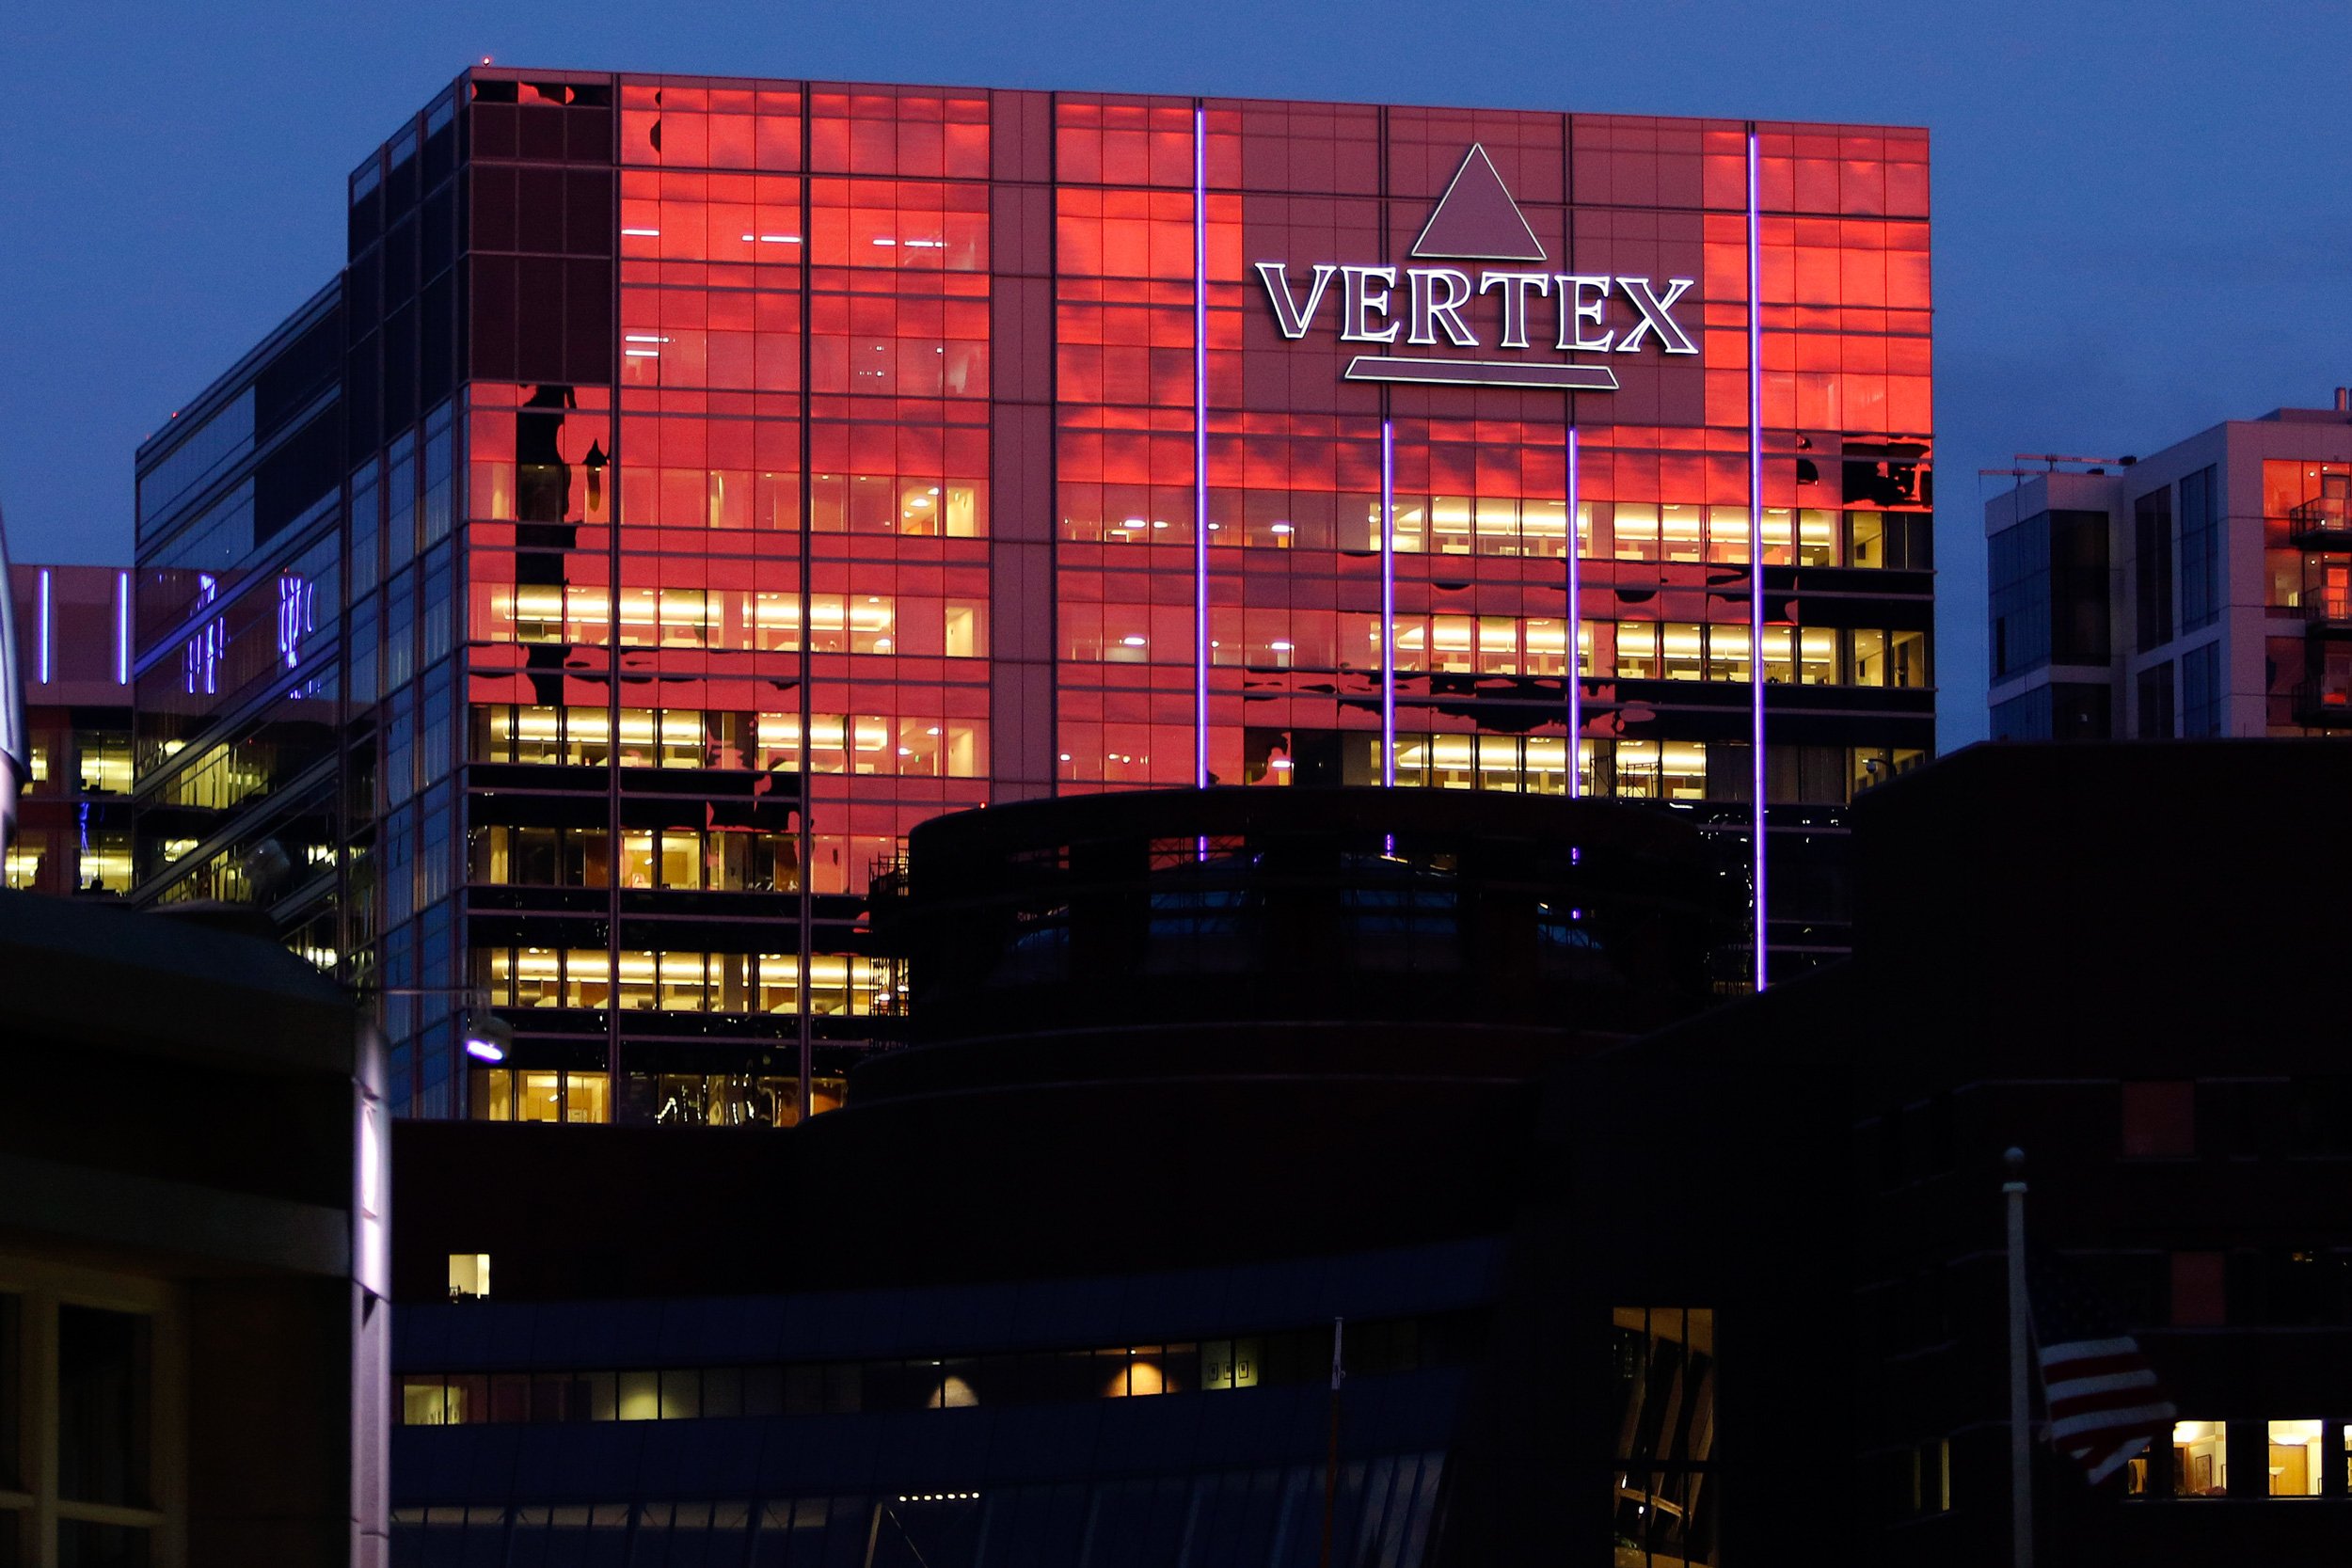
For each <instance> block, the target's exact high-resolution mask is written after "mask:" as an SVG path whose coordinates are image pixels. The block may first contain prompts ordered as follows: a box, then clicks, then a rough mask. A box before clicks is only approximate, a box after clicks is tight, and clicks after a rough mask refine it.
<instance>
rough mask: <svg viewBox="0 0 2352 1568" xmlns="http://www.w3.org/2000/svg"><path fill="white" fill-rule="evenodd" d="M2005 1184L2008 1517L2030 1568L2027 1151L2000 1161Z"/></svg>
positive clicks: (2020, 1565)
mask: <svg viewBox="0 0 2352 1568" xmlns="http://www.w3.org/2000/svg"><path fill="white" fill-rule="evenodd" d="M2001 1168H2002V1169H2003V1170H2005V1171H2007V1172H2008V1173H2009V1180H2006V1181H2004V1182H2002V1183H2001V1195H2002V1197H2003V1199H2004V1200H2005V1201H2006V1203H2007V1204H2008V1208H2009V1478H2010V1495H2009V1514H2010V1541H2011V1542H2012V1543H2013V1544H2014V1548H2015V1556H2014V1558H2013V1561H2014V1562H2015V1564H2016V1568H2033V1425H2032V1417H2033V1411H2032V1407H2031V1400H2030V1389H2031V1385H2030V1383H2029V1382H2028V1379H2027V1376H2026V1360H2027V1357H2028V1356H2029V1355H2030V1354H2031V1347H2030V1346H2029V1345H2028V1343H2027V1340H2028V1339H2029V1338H2030V1337H2031V1329H2030V1324H2029V1316H2028V1312H2027V1308H2026V1182H2025V1175H2026V1151H2025V1150H2024V1149H2022V1148H2012V1149H2010V1151H2009V1152H2007V1153H2006V1154H2003V1155H2002V1156H2001Z"/></svg>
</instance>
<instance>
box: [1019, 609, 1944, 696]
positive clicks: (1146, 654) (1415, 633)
mask: <svg viewBox="0 0 2352 1568" xmlns="http://www.w3.org/2000/svg"><path fill="white" fill-rule="evenodd" d="M1059 619H1060V623H1061V627H1062V644H1063V646H1062V657H1065V658H1068V659H1071V660H1073V661H1077V662H1100V663H1105V664H1143V663H1149V662H1150V661H1151V660H1152V657H1153V656H1154V653H1155V651H1156V652H1157V655H1158V657H1160V658H1162V659H1163V660H1165V659H1168V658H1175V657H1183V658H1189V657H1191V648H1192V638H1193V630H1192V622H1193V610H1192V608H1191V607H1190V606H1188V605H1139V604H1101V605H1094V604H1066V605H1064V606H1063V607H1062V610H1061V614H1060V617H1059ZM1395 627H1396V652H1395V660H1396V668H1397V669H1398V670H1399V671H1403V672H1415V673H1418V672H1423V671H1429V672H1438V673H1450V674H1481V675H1554V676H1556V675H1562V674H1565V673H1566V670H1567V633H1566V621H1565V618H1564V617H1560V616H1542V615H1537V616H1512V615H1422V614H1405V615H1399V616H1397V617H1395ZM1749 641H1750V639H1749V635H1748V627H1747V626H1745V625H1739V626H1731V625H1722V624H1706V623H1701V622H1695V621H1665V622H1659V621H1585V622H1583V623H1581V625H1580V626H1578V628H1577V673H1579V674H1581V675H1582V676H1584V677H1586V678H1587V679H1592V678H1596V677H1597V678H1603V679H1606V678H1610V677H1614V678H1616V679H1618V680H1670V681H1745V680H1747V679H1748V678H1749V663H1748V647H1749ZM1929 641H1930V639H1929V634H1928V633H1926V632H1924V631H1889V630H1886V629H1883V628H1874V629H1861V628H1856V629H1841V628H1838V627H1835V626H1803V627H1799V626H1767V627H1765V628H1764V679H1765V680H1766V682H1767V683H1768V684H1772V685H1781V686H1789V685H1802V686H1878V687H1889V686H1891V687H1909V688H1925V687H1928V686H1930V685H1931V684H1932V682H1931V679H1930V673H1929V663H1928V648H1929ZM1209 662H1210V663H1211V664H1214V665H1241V666H1244V667H1248V668H1253V669H1278V670H1294V669H1295V670H1365V671H1376V670H1378V669H1379V668H1380V664H1381V658H1380V618H1379V617H1378V616H1376V615H1373V614H1368V613H1359V612H1352V611H1344V610H1337V611H1335V610H1322V611H1317V610H1219V609H1217V608H1216V607H1214V606H1212V607H1211V609H1210V610H1209Z"/></svg>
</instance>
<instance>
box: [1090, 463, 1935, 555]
mask: <svg viewBox="0 0 2352 1568" xmlns="http://www.w3.org/2000/svg"><path fill="white" fill-rule="evenodd" d="M1058 494H1059V496H1060V499H1061V507H1062V517H1061V530H1060V531H1061V537H1062V538H1063V539H1065V540H1068V541H1071V542H1073V543H1079V544H1105V545H1141V544H1156V545H1184V544H1190V543H1191V541H1192V537H1193V523H1194V514H1195V506H1196V499H1195V494H1194V491H1193V489H1192V487H1191V486H1190V485H1184V484H1094V483H1085V482H1082V481H1073V480H1067V479H1066V480H1064V481H1063V482H1062V483H1061V484H1060V485H1059V487H1058ZM1393 504H1394V508H1395V511H1394V520H1395V521H1394V527H1393V530H1392V533H1393V536H1394V545H1393V548H1394V549H1396V550H1397V551H1398V552H1399V553H1401V554H1408V555H1417V554H1430V555H1490V556H1533V557H1537V558H1541V559H1549V560H1554V561H1557V560H1560V559H1562V558H1563V557H1565V555H1566V553H1567V515H1568V509H1567V502H1566V501H1565V500H1560V499H1541V498H1534V497H1520V496H1398V497H1397V498H1395V500H1394V503H1393ZM1209 531H1210V533H1211V534H1212V536H1213V537H1212V538H1211V539H1210V543H1211V544H1212V545H1216V546H1229V545H1231V546H1251V547H1256V548H1263V549H1277V550H1300V549H1305V550H1331V549H1339V550H1377V549H1378V548H1379V547H1380V503H1379V499H1378V498H1377V497H1376V496H1367V495H1364V494H1361V493H1354V494H1351V493H1348V492H1345V491H1335V490H1266V489H1256V488H1252V489H1248V490H1238V489H1227V488H1224V487H1222V486H1217V485H1212V486H1211V487H1210V490H1209ZM1927 540H1928V519H1927V518H1926V517H1925V516H1924V515H1912V514H1907V513H1883V512H1832V511H1823V510H1815V509H1812V508H1805V509H1801V510H1792V509H1790V508H1787V507H1767V508H1765V510H1764V562H1765V564H1767V565H1770V566H1856V567H1863V568H1876V567H1890V566H1891V567H1909V568H1912V569H1915V570H1923V569H1925V568H1926V567H1927V566H1928V565H1929V559H1928V549H1929V546H1928V543H1927ZM1748 543H1749V540H1748V509H1747V508H1746V507H1744V506H1700V505H1670V504H1660V503H1657V502H1650V501H1616V502H1606V501H1604V502H1586V503H1584V504H1582V505H1581V506H1579V507H1578V508H1577V554H1578V555H1579V556H1580V557H1581V558H1582V559H1585V560H1588V561H1680V562H1713V563H1716V564H1730V565H1745V564H1746V563H1747V560H1748Z"/></svg>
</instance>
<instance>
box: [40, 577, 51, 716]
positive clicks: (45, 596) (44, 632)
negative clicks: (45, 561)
mask: <svg viewBox="0 0 2352 1568" xmlns="http://www.w3.org/2000/svg"><path fill="white" fill-rule="evenodd" d="M40 683H41V684H42V685H43V686H46V685H48V684H49V568H48V567H46V566H43V567H42V568H41V569H40Z"/></svg>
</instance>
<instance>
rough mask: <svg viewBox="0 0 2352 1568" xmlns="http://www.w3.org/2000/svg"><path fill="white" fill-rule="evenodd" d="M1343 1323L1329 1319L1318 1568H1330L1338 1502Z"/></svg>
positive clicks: (1344, 1333) (1345, 1321)
mask: <svg viewBox="0 0 2352 1568" xmlns="http://www.w3.org/2000/svg"><path fill="white" fill-rule="evenodd" d="M1346 1334H1347V1320H1346V1319H1345V1318H1333V1319H1332V1320H1331V1449H1330V1457H1329V1459H1328V1460H1327V1462H1326V1464H1325V1466H1324V1471H1323V1549H1322V1550H1321V1551H1320V1552H1319V1553H1318V1554H1316V1558H1315V1561H1316V1563H1317V1565H1318V1568H1331V1524H1332V1520H1333V1517H1334V1515H1335V1514H1337V1513H1338V1512H1339V1503H1340V1385H1341V1384H1342V1383H1344V1382H1345V1381H1346V1380H1347V1363H1346V1361H1345V1360H1344V1358H1343V1356H1342V1355H1341V1346H1342V1345H1343V1344H1344V1343H1345V1337H1346Z"/></svg>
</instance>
